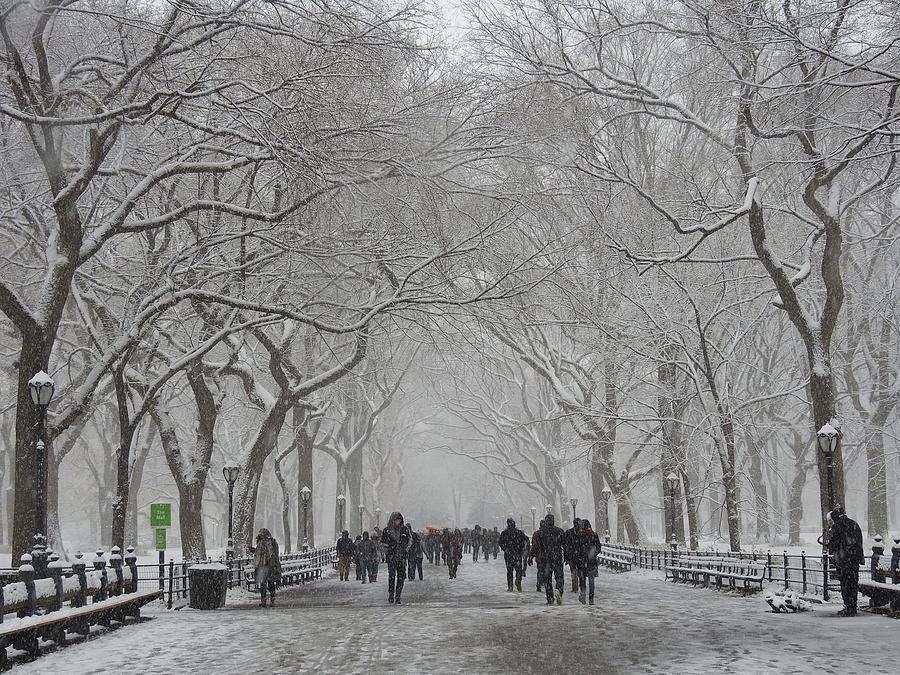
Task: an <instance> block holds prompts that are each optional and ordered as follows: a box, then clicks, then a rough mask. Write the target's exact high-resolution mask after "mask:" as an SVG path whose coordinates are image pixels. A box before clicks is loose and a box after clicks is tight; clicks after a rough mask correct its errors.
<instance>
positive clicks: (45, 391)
mask: <svg viewBox="0 0 900 675" xmlns="http://www.w3.org/2000/svg"><path fill="white" fill-rule="evenodd" d="M55 389H56V383H55V382H53V378H52V377H50V376H49V375H48V374H47V373H45V372H44V371H43V370H41V371H40V372H38V373H36V374H35V376H34V377H32V378H31V379H30V380H28V393H29V394H30V395H31V402H32V403H34V404H35V405H37V406H40V407H42V408H46V407H47V406H48V405H50V401H51V399H52V398H53V392H54V390H55Z"/></svg>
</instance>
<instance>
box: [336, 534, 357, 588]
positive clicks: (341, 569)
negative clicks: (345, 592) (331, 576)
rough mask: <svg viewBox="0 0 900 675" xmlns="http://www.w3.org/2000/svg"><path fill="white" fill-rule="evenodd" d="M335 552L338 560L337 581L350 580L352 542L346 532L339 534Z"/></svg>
mask: <svg viewBox="0 0 900 675" xmlns="http://www.w3.org/2000/svg"><path fill="white" fill-rule="evenodd" d="M335 550H336V551H335V552H336V553H337V559H338V579H339V581H349V580H350V561H351V560H352V559H353V542H352V541H351V540H350V533H349V532H348V531H347V530H344V531H343V532H341V536H340V538H339V539H338V540H337V544H335Z"/></svg>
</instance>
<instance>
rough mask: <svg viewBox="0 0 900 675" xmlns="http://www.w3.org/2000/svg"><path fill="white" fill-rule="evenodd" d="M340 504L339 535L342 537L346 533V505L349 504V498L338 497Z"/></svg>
mask: <svg viewBox="0 0 900 675" xmlns="http://www.w3.org/2000/svg"><path fill="white" fill-rule="evenodd" d="M337 503H338V525H339V527H338V535H340V534H341V533H342V532H343V531H344V504H346V503H347V498H346V497H345V496H344V495H338V496H337Z"/></svg>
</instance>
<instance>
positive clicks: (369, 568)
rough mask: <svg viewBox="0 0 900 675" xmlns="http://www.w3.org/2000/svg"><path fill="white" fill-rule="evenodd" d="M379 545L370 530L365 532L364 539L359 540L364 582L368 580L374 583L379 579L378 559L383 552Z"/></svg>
mask: <svg viewBox="0 0 900 675" xmlns="http://www.w3.org/2000/svg"><path fill="white" fill-rule="evenodd" d="M378 549H379V546H378V544H377V543H376V542H375V540H373V539H372V538H370V537H369V533H368V532H363V536H362V539H361V540H360V542H359V554H360V557H361V558H362V563H363V580H362V582H363V583H366V581H368V582H369V583H371V584H374V583H375V582H376V581H377V580H378V561H379V560H380V558H381V553H380V551H379V550H378Z"/></svg>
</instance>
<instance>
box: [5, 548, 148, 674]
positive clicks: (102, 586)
mask: <svg viewBox="0 0 900 675" xmlns="http://www.w3.org/2000/svg"><path fill="white" fill-rule="evenodd" d="M48 560H49V564H48V565H47V573H48V574H49V575H50V576H49V578H42V579H35V570H34V567H33V565H32V564H31V563H32V557H31V556H30V555H28V554H25V555H23V556H22V565H21V566H20V567H19V576H20V577H21V579H22V580H21V581H17V582H13V583H10V584H6V585H3V586H0V668H2V667H3V666H4V665H5V664H6V660H7V653H6V648H7V647H9V646H12V647H13V648H14V649H20V650H22V651H25V652H26V653H27V654H28V655H29V657H31V658H34V657H37V656H38V655H39V653H40V640H41V639H43V640H51V641H53V642H55V643H57V644H60V645H61V644H63V643H64V642H65V640H66V632H67V631H71V632H75V633H79V634H82V635H87V634H88V633H89V632H90V627H91V626H92V625H101V626H106V627H109V626H110V624H111V622H112V621H118V622H120V623H124V622H125V620H126V618H127V617H129V616H131V617H139V616H140V608H141V607H142V606H143V605H145V604H147V603H149V602H152V601H153V600H156V599H158V598H159V597H160V591H148V592H144V593H138V592H137V579H138V577H137V556H135V555H134V549H133V548H129V549H128V555H126V556H125V560H124V561H123V560H122V556H121V555H119V548H118V547H114V548H113V550H112V555H110V558H109V564H110V569H111V571H112V573H111V574H110V572H108V571H107V561H106V560H105V559H104V558H103V554H102V552H98V553H97V555H96V556H95V557H94V558H93V559H92V561H91V564H92V565H93V567H94V569H93V570H91V571H87V562H86V561H85V560H83V557H82V555H81V553H78V554H77V556H76V561H75V562H74V563H73V564H72V570H71V573H70V574H68V575H66V576H64V568H65V565H64V564H63V563H62V562H61V561H60V560H59V558H58V557H57V556H56V555H53V554H50V555H49V556H48ZM123 562H124V564H123ZM89 600H90V603H89V602H88V601H89ZM66 602H68V603H69V606H68V607H64V603H66ZM41 610H43V612H42V611H41ZM12 612H16V614H17V618H15V619H12V620H10V621H4V615H6V614H10V613H12Z"/></svg>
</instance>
